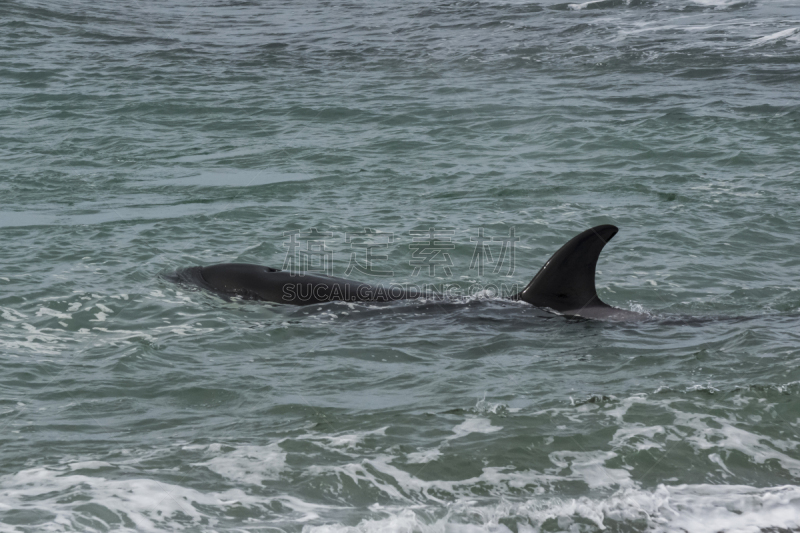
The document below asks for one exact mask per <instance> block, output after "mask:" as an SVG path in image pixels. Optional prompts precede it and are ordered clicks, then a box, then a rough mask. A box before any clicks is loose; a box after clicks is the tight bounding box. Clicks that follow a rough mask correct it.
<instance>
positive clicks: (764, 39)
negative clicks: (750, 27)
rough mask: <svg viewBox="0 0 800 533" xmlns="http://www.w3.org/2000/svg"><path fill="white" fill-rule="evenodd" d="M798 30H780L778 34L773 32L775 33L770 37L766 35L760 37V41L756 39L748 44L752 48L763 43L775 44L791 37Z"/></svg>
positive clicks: (799, 28)
mask: <svg viewBox="0 0 800 533" xmlns="http://www.w3.org/2000/svg"><path fill="white" fill-rule="evenodd" d="M798 30H800V27H798V28H789V29H788V30H781V31H779V32H775V33H772V34H770V35H767V36H765V37H761V38H760V39H756V40H755V41H753V42H752V43H750V44H751V45H752V46H756V45H759V44H764V43H772V42H775V41H779V40H781V39H787V38H789V37H792V36H793V35H795V34H796V33H798Z"/></svg>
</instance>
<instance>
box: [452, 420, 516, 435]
mask: <svg viewBox="0 0 800 533" xmlns="http://www.w3.org/2000/svg"><path fill="white" fill-rule="evenodd" d="M501 429H503V428H502V427H501V426H493V425H492V421H491V420H489V419H488V418H468V419H466V420H465V421H464V422H462V423H461V424H459V425H457V426H456V427H454V428H453V433H454V435H453V436H451V437H447V440H453V439H460V438H461V437H466V436H467V435H469V434H470V433H494V432H495V431H500V430H501Z"/></svg>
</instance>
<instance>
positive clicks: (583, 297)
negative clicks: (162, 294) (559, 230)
mask: <svg viewBox="0 0 800 533" xmlns="http://www.w3.org/2000/svg"><path fill="white" fill-rule="evenodd" d="M617 231H618V229H617V228H616V227H615V226H612V225H610V224H606V225H602V226H596V227H594V228H590V229H588V230H586V231H584V232H582V233H580V234H579V235H576V236H575V237H573V238H572V239H570V241H569V242H567V243H566V244H565V245H564V246H562V247H561V248H560V249H559V250H558V251H557V252H556V253H555V254H553V257H551V258H550V259H549V260H548V261H547V263H545V264H544V266H543V267H542V268H541V270H539V273H538V274H536V276H534V278H533V279H532V280H531V282H530V283H529V284H528V285H527V286H526V287H525V289H523V290H522V291H521V292H519V293H518V294H515V295H513V296H511V297H510V298H509V299H511V300H518V301H524V302H527V303H529V304H531V305H534V306H536V307H540V308H543V309H546V310H549V311H554V312H556V313H558V314H561V315H564V316H568V317H582V318H588V319H595V320H614V321H640V320H646V319H647V318H649V317H648V315H644V314H641V313H634V312H632V311H626V310H624V309H618V308H615V307H611V306H610V305H608V304H606V303H604V302H603V301H602V300H600V298H599V297H598V296H597V291H596V289H595V271H596V267H597V259H598V257H599V256H600V252H601V251H602V250H603V247H604V246H605V245H606V243H608V241H609V240H611V238H612V237H614V235H616V234H617ZM176 274H177V278H178V279H179V280H181V281H188V282H191V283H193V284H195V285H197V286H199V287H201V288H204V289H207V290H210V291H212V292H214V293H217V294H219V295H221V296H238V297H241V298H245V299H249V300H261V301H266V302H275V303H282V304H291V305H313V304H320V303H325V302H333V301H343V302H388V301H394V300H406V299H412V298H420V297H423V296H425V294H423V293H422V292H421V291H420V290H419V289H417V288H403V287H401V286H397V285H395V286H391V287H385V286H382V285H370V284H368V283H361V282H358V281H353V280H349V279H343V278H335V277H329V276H318V275H311V274H304V275H299V274H293V273H290V272H287V271H284V270H278V269H275V268H270V267H265V266H261V265H251V264H242V263H223V264H218V265H211V266H206V267H190V268H186V269H182V270H180V271H178V272H176Z"/></svg>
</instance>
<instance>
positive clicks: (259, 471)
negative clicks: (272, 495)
mask: <svg viewBox="0 0 800 533" xmlns="http://www.w3.org/2000/svg"><path fill="white" fill-rule="evenodd" d="M220 450H221V446H220V445H219V444H211V445H209V446H208V451H210V452H219V451H220ZM192 466H205V467H207V468H208V469H209V470H211V471H213V472H216V473H217V474H219V475H220V476H222V477H224V478H227V479H229V480H231V481H236V482H242V483H247V484H249V485H261V484H262V483H263V482H264V481H266V480H270V479H278V477H279V476H280V473H281V472H283V470H284V469H285V468H286V452H284V451H283V450H282V449H281V448H280V446H279V445H278V444H277V443H273V444H270V445H268V446H239V447H237V448H235V449H234V450H232V451H230V452H226V453H222V454H220V455H217V456H215V457H213V458H211V459H209V460H208V461H205V462H202V463H194V464H193V465H192Z"/></svg>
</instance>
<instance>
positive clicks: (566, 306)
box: [514, 224, 619, 314]
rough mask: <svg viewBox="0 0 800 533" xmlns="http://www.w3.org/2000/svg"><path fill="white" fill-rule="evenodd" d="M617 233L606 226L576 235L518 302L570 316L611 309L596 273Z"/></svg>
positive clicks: (608, 225) (611, 227)
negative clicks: (599, 293) (600, 294)
mask: <svg viewBox="0 0 800 533" xmlns="http://www.w3.org/2000/svg"><path fill="white" fill-rule="evenodd" d="M617 231H619V230H618V229H617V227H616V226H612V225H610V224H605V225H603V226H596V227H594V228H591V229H587V230H586V231H584V232H583V233H581V234H580V235H576V236H575V237H573V238H572V239H571V240H570V241H569V242H568V243H567V244H565V245H564V246H562V247H561V249H560V250H558V251H557V252H556V253H555V254H553V257H551V258H550V260H549V261H547V263H545V264H544V266H543V267H542V269H541V270H539V273H538V274H536V275H535V276H534V277H533V279H532V280H531V282H530V283H528V286H527V287H525V289H523V290H522V292H520V293H519V294H517V295H516V296H515V297H514V299H515V300H523V301H525V302H528V303H529V304H532V305H535V306H536V307H549V308H550V309H553V310H555V311H558V312H559V313H566V314H578V312H579V311H581V310H583V309H586V308H590V307H609V306H608V305H607V304H605V303H603V302H602V301H601V300H600V298H599V297H598V296H597V290H596V289H595V286H594V273H595V269H596V267H597V258H598V257H599V256H600V252H601V251H603V247H604V246H605V245H606V243H607V242H608V241H610V240H611V238H612V237H613V236H614V235H616V234H617Z"/></svg>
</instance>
